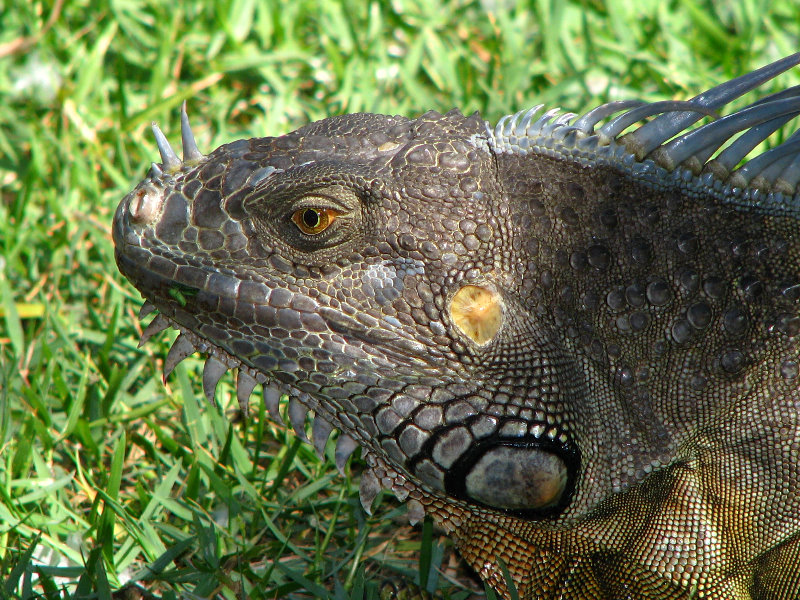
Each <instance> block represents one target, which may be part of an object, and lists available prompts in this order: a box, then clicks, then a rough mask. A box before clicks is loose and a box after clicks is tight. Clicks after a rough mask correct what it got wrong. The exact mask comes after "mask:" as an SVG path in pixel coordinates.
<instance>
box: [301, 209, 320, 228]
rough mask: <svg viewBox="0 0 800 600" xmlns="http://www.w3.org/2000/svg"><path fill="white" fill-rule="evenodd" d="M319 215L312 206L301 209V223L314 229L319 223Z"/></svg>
mask: <svg viewBox="0 0 800 600" xmlns="http://www.w3.org/2000/svg"><path fill="white" fill-rule="evenodd" d="M319 222H320V216H319V213H318V212H317V211H315V210H314V209H313V208H307V209H306V210H304V211H303V223H304V224H305V226H306V227H308V228H309V229H314V228H315V227H317V226H318V225H319Z"/></svg>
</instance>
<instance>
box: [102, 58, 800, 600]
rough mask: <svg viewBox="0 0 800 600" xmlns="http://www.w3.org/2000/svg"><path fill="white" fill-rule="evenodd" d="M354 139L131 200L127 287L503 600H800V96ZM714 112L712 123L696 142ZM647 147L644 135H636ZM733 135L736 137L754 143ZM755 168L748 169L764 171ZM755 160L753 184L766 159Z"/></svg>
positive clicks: (608, 107)
mask: <svg viewBox="0 0 800 600" xmlns="http://www.w3.org/2000/svg"><path fill="white" fill-rule="evenodd" d="M798 63H800V54H795V55H793V56H789V57H787V58H785V59H783V60H780V61H778V62H775V63H773V64H771V65H768V66H766V67H763V68H761V69H759V70H757V71H754V72H752V73H750V74H748V75H745V76H742V77H739V78H737V79H734V80H732V81H729V82H727V83H723V84H722V85H719V86H717V87H715V88H713V89H711V90H709V91H707V92H704V93H702V94H700V95H699V96H696V97H695V98H692V99H691V100H688V101H665V102H655V103H651V104H646V103H643V102H639V101H624V102H611V103H609V104H604V105H602V106H599V107H597V108H595V109H594V110H591V111H589V112H587V113H586V114H584V115H582V116H576V115H574V114H572V113H560V112H559V111H558V110H548V111H544V110H543V107H541V106H536V107H534V108H532V109H531V110H529V111H525V112H521V113H517V114H515V115H511V116H507V117H504V118H502V119H501V120H500V122H499V123H498V124H497V126H496V127H491V126H490V125H489V124H488V123H487V122H485V121H484V120H482V119H481V118H480V116H479V115H478V114H477V113H476V114H473V115H471V116H464V115H462V114H461V113H460V112H459V111H457V110H453V111H451V112H448V113H447V114H439V113H436V112H427V113H425V114H423V115H422V116H420V117H418V118H416V119H409V118H405V117H402V116H386V115H378V114H349V115H343V116H335V117H330V118H327V119H324V120H321V121H318V122H315V123H311V124H309V125H306V126H304V127H302V128H300V129H298V130H297V131H294V132H292V133H289V134H286V135H283V136H281V137H267V138H255V139H242V140H237V141H235V142H232V143H229V144H226V145H223V146H221V147H219V148H217V149H216V150H214V151H213V152H212V153H210V154H207V155H204V154H202V153H201V152H200V151H199V150H198V147H197V145H196V143H195V140H194V136H193V135H192V132H191V129H190V127H189V122H188V118H187V116H186V111H185V107H184V110H182V112H181V125H182V142H183V143H182V145H183V157H182V159H181V158H178V156H177V155H176V153H175V152H174V151H173V150H172V148H171V147H170V145H169V143H168V142H167V140H166V138H165V137H164V135H163V133H162V132H161V130H160V129H159V128H158V127H157V126H154V132H155V136H156V141H157V144H158V147H159V150H160V154H161V162H160V163H159V164H155V163H154V164H153V166H152V167H151V169H150V171H149V173H148V174H147V176H146V178H145V179H144V180H143V181H142V182H141V183H139V184H138V186H137V187H136V188H135V189H134V190H133V191H132V192H131V193H130V194H128V195H127V196H126V197H125V198H124V199H123V200H122V202H121V203H120V205H119V208H118V209H117V212H116V215H115V217H114V224H113V237H114V242H115V244H116V260H117V264H118V266H119V269H120V270H121V271H122V273H123V274H124V275H125V276H126V277H127V278H128V279H129V280H130V281H131V282H132V283H133V285H134V286H136V288H137V289H138V290H139V291H141V293H142V294H143V296H144V297H145V298H146V302H145V304H144V306H143V308H142V315H146V314H148V313H150V312H152V311H153V310H154V309H157V310H158V314H157V316H156V317H155V318H154V320H153V321H152V322H151V323H150V324H149V326H148V327H147V328H146V329H145V332H144V334H143V337H142V343H144V342H145V341H146V340H147V339H148V338H150V337H151V336H152V335H153V334H154V333H157V332H159V331H161V330H163V329H165V328H167V327H169V326H172V327H175V328H177V329H179V330H180V332H181V333H180V335H179V336H178V338H177V339H176V341H175V343H174V345H173V346H172V348H171V350H170V351H169V354H168V355H167V358H166V360H165V369H164V371H165V377H166V376H167V375H168V374H169V373H170V371H171V370H172V369H173V368H174V366H175V365H176V364H177V363H178V362H179V361H180V360H182V359H183V358H185V357H186V356H188V355H189V354H191V353H193V352H195V351H199V352H203V353H207V354H208V359H207V361H206V362H205V367H204V370H203V377H202V378H203V389H204V391H205V395H206V396H207V397H208V399H209V400H213V398H214V394H215V387H216V384H217V382H218V380H219V379H220V377H221V376H222V375H223V373H225V372H226V371H227V370H228V369H238V376H237V396H238V399H239V402H240V403H241V405H242V407H243V408H244V409H245V410H246V408H247V403H248V398H249V396H250V394H251V392H252V391H253V389H254V388H255V387H256V386H257V385H259V384H261V385H262V386H263V394H264V396H263V397H264V402H265V405H266V407H267V408H268V410H269V412H270V413H271V414H272V415H273V416H274V417H275V418H277V419H279V418H280V415H279V413H278V402H279V399H280V398H281V397H282V395H286V394H288V396H289V398H290V400H289V405H288V416H289V420H290V421H291V424H292V425H293V426H294V428H295V429H296V430H297V432H298V434H299V435H300V436H302V437H305V419H306V417H307V414H308V412H309V411H313V413H314V419H313V426H312V438H313V443H314V445H315V446H317V447H318V448H320V447H324V445H325V443H326V441H327V440H328V438H329V436H330V434H331V433H332V431H333V430H334V429H336V430H338V431H339V434H338V439H337V441H336V450H335V457H336V463H337V465H339V466H340V467H341V466H342V465H343V464H344V462H345V461H346V460H347V458H348V456H349V455H350V454H351V453H352V452H353V450H354V449H355V448H356V447H357V446H361V448H362V455H363V457H364V458H365V460H366V464H367V469H366V471H365V472H364V474H363V475H362V477H361V483H360V496H361V500H362V503H363V505H364V507H365V509H367V511H369V509H370V505H371V504H372V500H373V499H374V498H375V496H376V494H377V493H378V492H379V491H380V490H381V489H382V488H387V489H390V490H392V491H393V492H394V493H395V494H396V495H397V497H398V498H399V499H400V500H401V501H405V502H406V504H407V506H408V514H409V517H410V519H411V520H412V521H417V520H419V519H421V518H422V517H423V516H424V515H426V514H427V515H430V516H431V517H432V518H433V520H434V521H435V523H437V524H438V525H439V526H440V527H441V528H442V529H444V530H445V531H446V532H448V533H449V534H450V535H451V536H452V537H453V538H454V539H455V543H456V545H457V547H458V549H459V550H460V552H461V554H462V555H463V557H464V558H465V559H466V560H467V561H468V563H469V564H471V565H472V566H473V567H474V568H475V570H476V571H477V572H478V573H479V574H480V576H481V577H482V578H483V579H485V580H486V581H487V582H489V584H490V585H492V586H493V587H495V588H496V589H497V591H498V592H499V594H501V595H503V596H504V597H510V595H511V589H510V586H507V585H506V579H505V578H504V576H503V570H504V568H505V569H506V572H507V573H508V574H510V577H511V579H512V580H513V586H514V587H515V588H516V590H517V593H518V594H519V597H520V598H530V599H533V598H547V599H550V598H553V599H554V598H564V599H574V600H583V599H590V598H591V599H623V598H624V599H642V600H644V599H647V600H664V599H668V598H674V599H678V598H680V599H689V598H714V599H744V598H754V599H760V600H766V599H775V600H779V599H781V600H789V599H796V598H798V597H800V459H799V458H798V456H800V389H798V373H799V372H800V366H799V365H800V349H799V347H798V343H799V341H800V333H799V332H800V235H798V234H799V232H798V227H799V226H800V196H798V186H797V183H798V179H800V137H799V136H798V135H797V134H795V135H794V136H791V137H789V138H788V139H786V140H785V141H784V142H783V143H782V144H780V145H778V146H777V147H775V148H774V149H772V150H769V151H765V152H763V153H761V154H759V155H758V156H756V157H755V158H752V159H750V160H745V159H746V156H747V155H748V153H750V151H751V150H753V149H754V148H755V147H756V146H757V145H758V144H759V143H760V142H761V141H762V140H764V139H765V138H767V137H768V136H770V135H771V134H772V133H773V132H774V131H776V130H778V129H779V128H780V127H781V126H782V125H784V124H786V123H788V122H789V121H790V120H791V119H792V118H793V117H794V116H796V115H797V114H800V88H799V87H794V88H790V89H787V90H786V91H784V92H781V93H778V94H774V95H771V96H768V97H766V98H763V99H761V100H758V101H756V102H754V103H753V104H751V105H749V106H747V107H746V108H743V109H741V110H739V111H737V112H734V113H732V114H730V115H728V116H725V117H719V116H718V115H716V111H717V110H718V109H719V108H720V107H722V106H724V105H725V104H727V103H728V102H730V101H731V100H732V99H734V98H736V97H738V96H740V95H741V94H743V93H745V92H747V91H750V90H752V89H754V88H756V87H758V86H760V85H761V84H763V83H764V82H766V81H768V80H770V79H772V78H774V77H775V76H776V75H778V74H779V73H781V72H783V71H785V70H787V69H789V68H790V67H792V66H794V65H797V64H798ZM707 116H711V119H710V120H709V121H708V122H706V123H705V124H704V125H702V126H699V127H695V128H692V126H693V125H694V124H695V123H697V122H698V121H700V120H701V119H703V118H705V117H707ZM643 120H645V121H646V122H645V123H644V124H641V125H640V126H638V127H635V128H633V126H634V125H635V124H637V123H639V122H640V121H643ZM731 140H732V141H731ZM743 161H744V163H743ZM742 163H743V164H742Z"/></svg>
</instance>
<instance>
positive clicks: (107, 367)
mask: <svg viewBox="0 0 800 600" xmlns="http://www.w3.org/2000/svg"><path fill="white" fill-rule="evenodd" d="M799 36H800V8H798V6H797V4H796V2H794V0H773V1H769V0H740V1H731V2H710V1H696V0H667V1H664V0H639V1H636V2H634V1H633V0H630V1H623V0H609V1H607V2H603V1H601V0H582V1H581V0H570V1H563V2H559V1H557V0H539V1H532V2H530V3H529V4H528V5H526V7H525V8H523V7H521V6H517V5H516V4H515V3H514V2H511V1H508V0H484V1H483V2H480V3H479V2H468V1H466V0H460V1H459V0H450V1H447V0H441V1H432V0H393V1H375V2H371V3H362V2H355V1H353V2H338V1H334V0H321V1H319V2H312V1H311V0H294V1H292V2H288V1H287V2H285V3H278V2H256V0H217V1H216V2H214V3H200V2H171V3H161V2H156V1H154V0H115V1H113V2H110V3H107V2H102V1H99V0H97V1H90V0H82V1H81V0H63V1H60V0H56V1H50V2H42V1H39V0H33V1H31V2H13V1H12V2H11V3H5V4H4V5H3V8H2V10H0V247H1V248H2V255H0V586H1V587H0V597H7V598H25V599H27V598H36V597H47V598H57V597H58V598H70V597H74V598H77V597H86V596H88V595H91V594H96V596H97V597H100V598H109V597H111V594H112V592H113V591H114V590H117V589H118V588H120V587H121V586H123V585H125V584H126V583H127V582H130V581H133V582H138V583H139V584H141V585H142V586H144V587H145V588H147V589H148V590H149V591H150V593H152V594H154V595H155V596H157V597H162V598H177V597H188V598H201V597H202V598H208V597H216V598H237V597H250V598H262V597H263V598H284V597H293V598H311V597H322V598H336V599H340V598H362V597H376V593H377V592H376V589H377V585H378V584H377V582H378V581H379V580H380V578H381V577H382V576H383V574H385V573H396V574H400V575H403V576H405V577H407V578H409V579H411V580H414V579H416V580H417V581H421V582H423V583H424V584H425V585H426V587H427V588H428V589H429V590H435V589H439V590H440V593H442V594H443V595H444V597H449V598H466V597H468V596H469V595H470V594H472V593H473V592H474V591H475V590H476V589H477V590H478V591H480V590H481V589H482V588H481V586H480V585H479V584H477V583H475V582H474V581H473V580H471V579H470V578H469V577H468V576H465V574H464V573H463V571H462V570H461V569H460V567H459V566H458V565H459V563H458V562H457V559H456V558H455V557H454V554H453V549H452V545H451V544H450V542H449V541H448V540H447V539H445V538H443V537H441V536H440V535H439V534H438V533H436V532H434V531H432V529H431V527H430V524H429V523H428V524H426V525H424V526H423V527H422V528H417V529H414V528H411V527H410V526H408V525H407V523H406V522H405V519H404V508H403V507H402V506H399V505H398V504H397V503H396V501H394V500H393V499H392V498H388V497H386V496H384V498H383V501H382V502H381V503H380V505H379V506H376V508H375V515H374V516H372V517H369V516H367V515H366V514H365V513H364V512H363V510H362V509H361V507H360V504H359V501H358V493H357V489H358V486H357V481H358V476H359V473H360V471H361V466H360V463H359V462H358V461H354V462H352V463H351V465H350V466H349V468H348V474H347V476H346V477H341V476H339V475H338V473H337V472H336V469H335V467H333V461H332V448H331V447H330V446H329V447H328V449H327V453H326V456H325V460H324V461H320V460H318V459H317V457H316V456H315V455H314V453H313V450H312V449H311V448H310V446H308V445H306V444H301V443H300V442H298V441H297V439H296V436H294V435H293V434H291V433H288V432H287V431H286V430H285V429H283V428H281V427H278V426H276V425H275V424H274V423H272V422H270V421H269V420H268V419H267V418H266V417H265V415H264V414H263V410H262V412H261V414H259V415H258V416H257V417H256V418H253V419H251V420H250V421H248V422H246V423H235V424H232V423H231V422H230V421H229V419H228V418H227V417H226V416H225V414H223V413H222V412H220V411H218V410H215V409H213V408H211V407H208V406H205V404H204V402H203V400H202V393H201V392H200V389H199V388H200V385H199V371H198V368H199V366H200V364H201V363H200V361H199V360H197V359H190V360H188V361H186V362H185V363H183V364H182V365H180V366H179V367H178V369H177V370H176V373H175V374H174V375H173V376H172V377H171V378H170V380H169V381H168V382H167V384H166V385H163V384H162V383H161V381H160V377H159V372H160V367H161V365H162V361H163V358H164V356H165V354H166V349H167V347H168V340H166V339H165V340H162V341H159V342H157V343H151V344H148V345H147V347H145V348H143V349H141V350H139V349H137V346H136V344H137V339H138V335H139V333H140V332H141V325H140V324H139V323H138V320H137V319H136V318H135V314H136V311H137V309H138V305H139V303H140V299H139V298H138V294H137V293H136V292H135V291H134V290H133V288H132V287H131V286H130V285H128V284H127V282H126V281H124V280H123V278H122V277H121V276H120V275H119V273H118V272H117V270H116V268H115V266H114V259H113V247H112V243H111V239H110V234H109V226H110V222H111V218H112V215H113V211H114V209H115V207H116V205H117V203H118V202H119V200H120V199H121V198H122V196H123V195H124V194H125V193H126V192H127V191H128V190H129V189H130V188H131V187H132V186H133V185H134V184H135V182H136V181H137V180H138V179H139V178H141V177H142V176H143V175H144V173H145V171H146V168H147V165H149V163H150V162H151V161H152V160H155V159H156V156H157V154H156V152H155V145H154V143H153V141H152V138H151V135H150V133H149V131H148V126H149V123H150V122H151V121H152V120H158V121H160V122H161V123H162V126H163V127H164V129H165V130H166V132H167V134H168V135H169V136H170V137H171V139H173V140H175V139H176V138H177V134H176V132H177V126H178V117H177V112H178V108H179V106H180V104H181V102H183V100H185V99H186V100H188V101H189V105H190V111H191V113H192V115H193V122H194V124H195V132H196V134H197V136H198V140H199V143H200V147H201V149H210V148H212V147H214V146H216V145H218V144H221V143H224V142H227V141H231V140H233V139H235V138H239V137H243V136H258V135H275V134H280V133H282V132H286V131H289V130H291V129H295V128H297V127H298V126H300V125H302V124H305V123H307V122H309V121H312V120H315V119H320V118H323V117H325V116H328V115H332V114H337V113H342V112H354V111H372V112H386V113H399V114H405V115H415V114H419V113H421V112H424V111H425V110H427V109H437V110H440V111H446V110H449V109H450V108H452V107H454V106H458V107H460V108H461V109H462V110H463V111H464V112H471V111H474V110H479V111H481V113H482V114H483V115H484V117H486V118H488V119H490V120H493V121H494V120H496V119H497V118H498V117H499V116H501V115H503V114H506V113H509V112H513V111H516V110H518V109H521V108H525V107H528V106H531V105H533V104H537V103H539V102H544V103H546V104H548V105H551V106H562V107H565V108H570V109H575V110H579V109H585V108H588V107H591V106H592V105H594V104H597V103H599V102H603V101H607V100H609V99H623V98H629V97H640V98H643V99H646V100H654V99H665V98H687V97H690V96H691V95H694V93H696V92H698V91H700V90H701V89H705V88H707V87H710V86H711V85H714V84H716V83H719V82H721V81H723V80H725V79H727V78H730V77H733V76H736V75H739V74H742V73H744V72H746V71H748V70H751V69H752V68H754V67H757V66H761V65H763V64H766V63H767V62H770V61H772V60H775V59H777V58H779V57H781V56H784V55H787V54H790V53H792V52H794V51H796V50H797V49H798V38H799ZM799 80H800V72H799V71H797V70H795V72H793V73H790V74H787V75H784V76H782V77H781V78H780V80H779V82H778V83H776V84H775V87H774V89H779V88H783V87H788V86H789V85H796V84H798V83H800V81H799ZM173 335H174V334H173ZM166 337H167V338H171V336H166ZM232 393H233V388H232V384H231V381H230V378H227V379H225V380H224V381H223V383H222V384H221V385H220V388H219V389H218V399H219V401H220V402H221V404H222V405H223V406H224V407H229V406H232V405H234V404H235V396H234V397H232ZM254 400H255V401H256V404H257V406H258V405H259V404H260V403H259V402H258V400H257V399H256V398H254ZM490 595H491V594H490Z"/></svg>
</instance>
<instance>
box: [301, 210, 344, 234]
mask: <svg viewBox="0 0 800 600" xmlns="http://www.w3.org/2000/svg"><path fill="white" fill-rule="evenodd" d="M338 216H339V213H338V212H337V211H335V210H333V209H332V208H314V207H306V208H301V209H299V210H296V211H295V212H294V214H293V215H292V221H294V224H295V225H297V228H298V229H299V230H300V231H302V232H303V233H305V234H306V235H317V234H320V233H322V232H323V231H325V230H326V229H327V228H328V227H330V226H331V224H332V223H333V222H334V221H335V220H336V217H338Z"/></svg>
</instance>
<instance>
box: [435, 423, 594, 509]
mask: <svg viewBox="0 0 800 600" xmlns="http://www.w3.org/2000/svg"><path fill="white" fill-rule="evenodd" d="M579 468H580V454H579V452H578V450H577V448H575V447H574V446H573V445H571V444H568V443H563V442H561V441H558V440H552V439H550V438H549V437H547V436H544V437H534V436H528V437H524V438H511V437H500V436H494V437H490V438H487V439H483V440H479V441H477V442H475V443H474V444H473V445H472V446H471V447H470V448H469V450H467V452H465V453H464V454H463V455H461V456H460V457H459V459H458V460H457V461H456V463H455V464H454V465H453V466H452V467H451V468H450V469H449V470H448V471H447V475H446V477H445V488H446V490H447V492H448V493H449V494H451V495H453V496H455V497H457V498H461V499H463V500H466V501H468V502H473V503H476V504H479V505H482V506H487V507H491V508H495V509H499V510H502V511H504V512H506V513H509V514H513V515H516V516H519V517H522V518H526V519H543V518H548V517H554V516H557V515H558V514H560V513H561V512H562V511H563V510H564V509H565V508H566V507H567V506H568V505H569V502H570V500H571V499H572V495H573V492H574V491H575V484H576V479H577V476H578V471H579Z"/></svg>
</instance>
